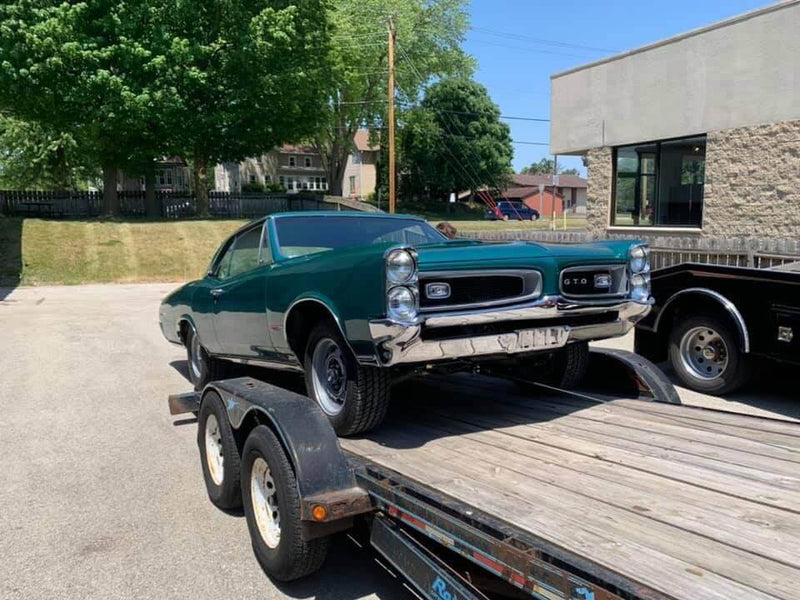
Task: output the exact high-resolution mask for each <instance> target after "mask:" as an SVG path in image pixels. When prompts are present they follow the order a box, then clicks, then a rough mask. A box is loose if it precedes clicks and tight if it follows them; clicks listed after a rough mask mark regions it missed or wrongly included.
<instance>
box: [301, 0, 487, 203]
mask: <svg viewBox="0 0 800 600" xmlns="http://www.w3.org/2000/svg"><path fill="white" fill-rule="evenodd" d="M466 7H467V2H466V0H332V10H331V13H330V14H331V17H330V19H331V25H332V29H333V35H332V38H331V65H330V72H329V77H330V83H329V87H328V93H329V96H328V102H327V105H326V108H325V115H324V122H323V127H322V128H321V130H320V131H319V133H318V134H317V135H316V136H314V143H315V145H316V146H317V148H318V149H319V151H320V152H321V154H322V158H323V164H324V166H325V169H326V170H327V171H328V181H329V184H330V186H331V188H330V189H331V193H332V194H341V192H342V190H341V180H342V175H343V174H344V169H345V167H346V164H347V157H348V155H349V154H350V152H351V151H352V150H353V147H354V146H353V138H354V136H355V133H356V131H357V130H358V128H359V127H363V126H369V127H371V128H374V129H375V130H376V131H381V132H385V128H383V125H384V124H385V122H386V113H387V104H388V103H387V94H388V90H387V85H388V56H387V52H388V22H389V18H390V17H391V18H392V22H393V24H394V29H395V38H396V40H397V44H396V52H395V63H396V65H397V69H396V73H395V76H396V90H395V91H396V98H397V101H398V106H402V105H404V104H405V103H409V102H415V101H416V100H417V97H418V95H419V94H420V91H421V90H422V89H423V88H424V86H425V85H426V84H428V83H429V82H430V81H431V79H433V78H436V77H444V76H448V75H454V74H461V75H469V74H470V73H471V72H472V69H473V68H474V64H473V60H472V58H471V57H469V56H468V55H466V54H465V53H464V52H463V51H462V50H461V43H462V42H463V40H464V34H465V32H466V30H467V27H468V25H469V23H468V17H467V12H466ZM384 140H385V136H382V139H381V142H382V143H384Z"/></svg>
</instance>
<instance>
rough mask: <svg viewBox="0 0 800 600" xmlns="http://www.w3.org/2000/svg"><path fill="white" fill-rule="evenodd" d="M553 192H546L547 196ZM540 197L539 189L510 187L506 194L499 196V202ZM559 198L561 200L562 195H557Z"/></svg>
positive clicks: (550, 190)
mask: <svg viewBox="0 0 800 600" xmlns="http://www.w3.org/2000/svg"><path fill="white" fill-rule="evenodd" d="M552 193H553V190H552V189H549V190H545V194H552ZM538 195H539V188H538V187H510V188H508V189H507V190H506V191H505V192H502V193H501V194H499V197H498V198H497V200H524V199H525V198H530V197H531V196H538ZM556 196H557V197H559V198H561V197H562V194H556Z"/></svg>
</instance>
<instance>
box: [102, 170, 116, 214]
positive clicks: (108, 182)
mask: <svg viewBox="0 0 800 600" xmlns="http://www.w3.org/2000/svg"><path fill="white" fill-rule="evenodd" d="M103 209H104V212H105V214H106V216H109V217H119V216H120V210H119V209H120V207H119V194H117V167H116V166H112V165H103Z"/></svg>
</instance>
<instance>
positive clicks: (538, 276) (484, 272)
mask: <svg viewBox="0 0 800 600" xmlns="http://www.w3.org/2000/svg"><path fill="white" fill-rule="evenodd" d="M502 275H512V276H518V277H519V278H520V279H522V281H523V288H522V289H523V294H521V295H519V296H509V297H507V298H502V299H500V300H489V301H485V302H470V303H467V304H440V305H437V306H427V307H425V308H422V307H420V309H419V312H420V313H426V314H427V313H435V312H443V311H445V312H447V311H453V310H467V309H470V308H476V307H480V308H483V307H487V306H502V305H509V306H510V305H514V304H519V303H520V302H525V301H527V300H533V299H535V298H538V297H539V296H540V295H541V294H542V273H541V271H538V270H536V269H475V270H471V271H421V272H419V274H418V278H419V282H420V288H422V285H423V284H425V285H427V284H428V283H436V278H437V277H441V278H447V279H458V278H465V277H484V276H502ZM531 280H533V281H532V282H531ZM529 288H532V289H529Z"/></svg>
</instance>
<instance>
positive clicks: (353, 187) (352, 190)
mask: <svg viewBox="0 0 800 600" xmlns="http://www.w3.org/2000/svg"><path fill="white" fill-rule="evenodd" d="M350 193H351V194H355V193H356V176H355V175H350Z"/></svg>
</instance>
